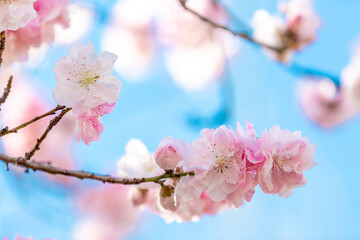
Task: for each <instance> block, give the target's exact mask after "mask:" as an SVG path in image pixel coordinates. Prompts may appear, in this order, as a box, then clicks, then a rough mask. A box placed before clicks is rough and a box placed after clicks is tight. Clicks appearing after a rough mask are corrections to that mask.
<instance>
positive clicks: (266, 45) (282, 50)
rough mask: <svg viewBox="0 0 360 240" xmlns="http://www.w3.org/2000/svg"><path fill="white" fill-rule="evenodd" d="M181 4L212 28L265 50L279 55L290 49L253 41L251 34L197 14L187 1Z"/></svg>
mask: <svg viewBox="0 0 360 240" xmlns="http://www.w3.org/2000/svg"><path fill="white" fill-rule="evenodd" d="M179 3H180V4H181V6H182V7H183V8H184V10H185V11H187V12H189V13H191V14H193V15H194V16H196V17H197V18H199V19H200V20H202V21H204V22H206V23H208V24H210V25H211V26H213V27H215V28H219V29H222V30H224V31H226V32H228V33H231V34H232V35H234V36H236V37H241V38H244V39H246V40H248V41H249V42H251V43H254V44H257V45H260V46H262V47H265V48H268V49H271V50H274V51H277V52H279V53H281V52H284V51H285V50H287V49H288V47H286V46H284V47H275V46H270V45H268V44H266V43H262V42H259V41H257V40H255V39H253V38H252V37H251V36H250V35H249V34H247V33H245V32H236V31H234V30H231V29H230V28H228V27H227V26H225V25H221V24H219V23H216V22H214V21H213V20H211V19H209V18H207V17H205V16H203V15H201V14H200V13H198V12H196V11H195V10H193V9H191V8H188V7H187V6H186V0H179Z"/></svg>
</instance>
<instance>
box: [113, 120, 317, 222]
mask: <svg viewBox="0 0 360 240" xmlns="http://www.w3.org/2000/svg"><path fill="white" fill-rule="evenodd" d="M201 134H202V137H200V138H199V139H198V140H195V141H194V142H191V143H190V144H189V145H188V150H187V151H186V150H185V149H184V147H186V144H184V143H183V142H182V141H179V140H177V141H175V140H174V139H173V138H172V137H167V138H165V139H164V140H163V141H162V142H161V143H160V145H159V148H158V150H157V153H156V154H155V158H158V157H159V156H161V153H162V152H164V153H163V154H164V158H165V159H166V161H165V160H164V161H165V162H168V161H170V162H172V165H171V166H172V167H173V169H172V171H173V172H174V173H175V174H181V173H191V172H192V173H193V174H191V175H187V176H181V177H179V178H170V179H166V180H165V179H163V180H160V181H158V183H160V186H159V185H151V187H150V185H147V187H140V186H137V187H133V190H131V191H130V193H129V194H130V199H131V201H132V202H133V204H134V205H135V206H147V207H148V208H149V209H150V210H151V211H152V212H154V213H156V214H158V215H160V216H162V217H163V218H164V219H165V220H166V221H167V222H171V221H177V222H181V221H195V220H198V219H199V218H200V217H202V216H203V215H205V214H211V215H212V214H216V213H218V212H220V211H223V210H225V209H228V208H229V207H233V206H234V207H239V206H240V205H242V204H243V202H244V200H245V201H250V200H251V198H252V196H253V195H254V193H255V187H256V185H258V184H259V185H260V187H261V189H262V190H263V191H264V192H265V193H269V194H279V196H281V197H288V196H290V195H291V193H292V191H293V189H294V188H296V187H300V186H303V185H304V184H305V183H306V179H305V178H304V176H303V172H304V170H308V169H310V168H311V167H312V166H314V162H313V161H314V151H315V144H311V143H310V142H309V140H308V139H307V138H303V137H301V133H300V132H293V133H291V132H290V131H289V130H280V128H279V126H275V127H273V128H272V129H270V131H269V132H267V131H265V132H264V133H263V134H262V136H261V138H258V137H256V132H255V130H254V127H253V125H252V124H250V123H246V127H245V129H243V128H242V127H241V126H240V124H238V127H237V130H236V131H234V130H233V129H231V128H227V127H226V126H220V127H219V128H217V129H204V130H202V131H201ZM139 143H141V142H134V140H132V141H130V142H129V144H128V145H127V149H126V153H127V155H126V156H125V157H124V159H123V160H122V161H120V162H119V163H118V167H119V171H120V173H121V172H127V173H129V172H131V171H132V172H133V173H132V174H127V175H124V174H121V176H134V177H135V176H137V175H140V172H141V171H140V169H142V171H144V169H149V171H148V173H150V172H151V173H152V174H153V175H152V176H157V175H159V173H158V172H157V171H156V172H157V174H155V171H154V168H153V167H151V166H154V159H153V157H152V155H149V153H148V150H147V149H146V147H145V146H144V145H143V144H142V143H141V144H139ZM129 146H131V148H129ZM179 146H181V147H179ZM128 148H129V149H128ZM141 149H142V150H141ZM180 149H181V151H180ZM186 152H187V153H188V154H182V153H186ZM159 153H160V154H159ZM130 156H131V157H130ZM179 159H181V160H180V161H178V160H179ZM125 163H126V164H125ZM144 163H147V164H149V163H152V164H151V165H148V166H149V167H148V168H147V165H145V164H144ZM175 163H177V164H175ZM129 166H130V167H129ZM131 166H132V167H131ZM169 168H170V167H169ZM169 168H168V167H166V168H165V169H166V170H167V171H169V170H170V169H169ZM142 174H144V172H143V173H142ZM160 174H161V173H160ZM143 176H148V175H143ZM143 186H144V185H143Z"/></svg>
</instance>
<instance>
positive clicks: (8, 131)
mask: <svg viewBox="0 0 360 240" xmlns="http://www.w3.org/2000/svg"><path fill="white" fill-rule="evenodd" d="M63 109H65V106H60V105H57V106H56V107H55V108H54V109H52V110H50V111H49V112H47V113H44V114H43V115H40V116H38V117H35V118H33V119H31V120H30V121H27V122H25V123H23V124H21V125H19V126H17V127H14V128H12V129H10V130H9V128H8V127H5V128H3V129H2V130H1V131H0V137H2V136H5V135H8V134H10V133H16V132H17V131H18V130H20V129H22V128H24V127H26V126H28V125H30V124H32V123H34V122H36V121H38V120H40V119H42V118H44V117H47V116H50V115H54V114H55V113H56V112H57V111H59V110H63Z"/></svg>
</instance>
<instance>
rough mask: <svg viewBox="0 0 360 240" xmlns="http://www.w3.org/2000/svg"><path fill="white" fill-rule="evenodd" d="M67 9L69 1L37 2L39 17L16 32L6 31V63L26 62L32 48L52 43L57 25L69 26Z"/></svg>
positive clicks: (40, 0) (35, 5) (49, 0)
mask: <svg viewBox="0 0 360 240" xmlns="http://www.w3.org/2000/svg"><path fill="white" fill-rule="evenodd" d="M15 2H19V1H15ZM32 2H34V1H32ZM67 7H68V0H37V1H36V2H35V3H34V8H35V10H36V13H37V17H36V18H34V19H33V20H31V21H30V22H29V23H28V24H27V25H26V26H22V28H19V29H17V30H16V29H13V30H16V31H10V30H8V31H6V38H7V42H8V44H7V45H6V48H5V51H4V61H5V62H7V63H12V62H14V61H17V60H20V61H25V60H27V59H28V52H29V50H30V48H32V47H35V48H38V47H40V45H41V44H42V43H51V42H52V41H53V40H54V31H55V30H54V29H55V26H56V25H62V26H63V27H68V26H69V19H68V10H67Z"/></svg>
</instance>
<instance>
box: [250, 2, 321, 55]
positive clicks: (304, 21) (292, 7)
mask: <svg viewBox="0 0 360 240" xmlns="http://www.w3.org/2000/svg"><path fill="white" fill-rule="evenodd" d="M279 10H280V11H282V12H283V13H284V14H285V19H283V18H281V17H280V16H277V15H270V14H269V13H268V12H267V11H266V10H263V9H261V10H257V11H256V12H255V13H254V17H253V20H252V27H253V29H254V32H253V38H254V39H255V40H256V41H258V42H260V43H264V44H267V45H269V46H272V47H276V48H283V47H286V48H287V49H286V50H284V51H281V52H279V51H274V50H269V49H265V50H266V53H267V54H268V55H269V56H270V57H272V58H275V59H277V60H279V61H281V62H289V61H290V59H291V55H292V52H293V51H294V50H301V49H303V48H304V47H306V46H307V45H309V44H310V43H311V42H313V41H314V40H315V39H316V32H317V30H318V28H319V27H320V25H321V21H320V19H319V17H318V16H317V15H316V13H315V12H314V10H313V6H312V1H311V0H289V1H284V2H281V3H280V4H279Z"/></svg>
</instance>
